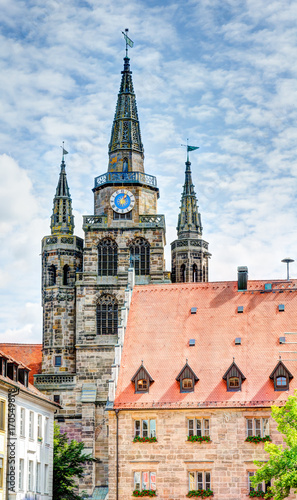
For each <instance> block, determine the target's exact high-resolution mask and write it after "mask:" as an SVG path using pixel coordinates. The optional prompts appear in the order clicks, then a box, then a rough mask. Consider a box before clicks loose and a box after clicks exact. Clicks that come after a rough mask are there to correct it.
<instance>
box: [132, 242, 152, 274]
mask: <svg viewBox="0 0 297 500" xmlns="http://www.w3.org/2000/svg"><path fill="white" fill-rule="evenodd" d="M130 262H131V264H132V265H133V267H134V270H135V276H143V275H146V274H150V244H149V242H148V241H147V240H145V239H144V238H135V240H134V241H133V242H132V243H131V245H130Z"/></svg>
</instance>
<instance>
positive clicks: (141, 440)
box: [133, 436, 157, 443]
mask: <svg viewBox="0 0 297 500" xmlns="http://www.w3.org/2000/svg"><path fill="white" fill-rule="evenodd" d="M156 442H157V438H156V437H155V436H154V437H148V436H147V437H140V436H135V438H134V439H133V443H156Z"/></svg>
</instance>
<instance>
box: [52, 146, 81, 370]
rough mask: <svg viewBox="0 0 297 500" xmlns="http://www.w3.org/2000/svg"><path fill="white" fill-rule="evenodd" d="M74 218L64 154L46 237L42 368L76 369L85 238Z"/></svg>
mask: <svg viewBox="0 0 297 500" xmlns="http://www.w3.org/2000/svg"><path fill="white" fill-rule="evenodd" d="M73 230H74V217H73V215H72V202H71V197H70V192H69V187H68V183H67V177H66V165H65V161H64V155H63V159H62V163H61V171H60V176H59V181H58V185H57V189H56V194H55V197H54V203H53V214H52V216H51V235H50V236H45V237H44V238H43V240H42V305H43V357H42V371H43V372H46V373H51V374H57V373H61V372H64V373H74V372H75V279H76V272H77V271H79V270H81V269H82V258H83V240H82V239H81V238H78V237H77V236H74V235H73Z"/></svg>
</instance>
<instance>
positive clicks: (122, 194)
mask: <svg viewBox="0 0 297 500" xmlns="http://www.w3.org/2000/svg"><path fill="white" fill-rule="evenodd" d="M134 204H135V198H134V195H133V193H131V191H128V190H127V189H118V190H117V191H115V192H114V193H113V194H112V195H111V197H110V205H111V208H112V209H113V210H114V211H115V212H117V213H119V214H125V213H127V212H130V210H132V208H133V207H134Z"/></svg>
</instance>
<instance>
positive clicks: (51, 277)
mask: <svg viewBox="0 0 297 500" xmlns="http://www.w3.org/2000/svg"><path fill="white" fill-rule="evenodd" d="M56 281H57V269H56V266H54V265H53V264H52V265H51V266H49V268H48V284H49V286H54V285H55V284H56Z"/></svg>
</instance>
